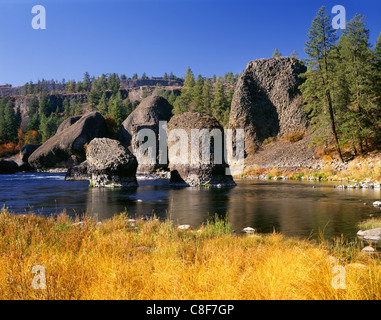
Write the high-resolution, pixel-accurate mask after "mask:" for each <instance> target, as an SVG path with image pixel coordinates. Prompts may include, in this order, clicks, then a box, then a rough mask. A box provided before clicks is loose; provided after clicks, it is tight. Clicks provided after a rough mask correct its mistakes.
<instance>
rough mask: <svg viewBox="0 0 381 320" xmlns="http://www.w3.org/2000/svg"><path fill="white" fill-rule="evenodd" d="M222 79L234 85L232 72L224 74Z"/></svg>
mask: <svg viewBox="0 0 381 320" xmlns="http://www.w3.org/2000/svg"><path fill="white" fill-rule="evenodd" d="M224 79H225V80H226V81H227V82H229V83H230V84H234V83H235V79H234V75H233V72H231V71H230V72H228V73H227V74H225V77H224Z"/></svg>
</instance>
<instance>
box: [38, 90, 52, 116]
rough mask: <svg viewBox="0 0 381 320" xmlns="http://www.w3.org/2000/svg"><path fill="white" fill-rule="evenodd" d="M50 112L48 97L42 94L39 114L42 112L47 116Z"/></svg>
mask: <svg viewBox="0 0 381 320" xmlns="http://www.w3.org/2000/svg"><path fill="white" fill-rule="evenodd" d="M51 112H52V111H51V105H50V100H49V97H48V96H47V95H45V94H44V95H43V96H42V97H41V99H40V114H43V115H44V116H45V117H49V115H50V113H51Z"/></svg>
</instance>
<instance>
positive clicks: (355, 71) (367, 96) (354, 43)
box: [333, 15, 378, 153]
mask: <svg viewBox="0 0 381 320" xmlns="http://www.w3.org/2000/svg"><path fill="white" fill-rule="evenodd" d="M364 20H365V17H364V16H362V15H355V17H354V18H353V19H352V20H351V21H349V22H348V23H347V27H346V29H345V30H344V31H343V35H342V36H341V38H340V40H339V43H338V51H339V57H340V59H339V63H337V64H336V70H335V71H336V72H335V73H334V75H335V76H336V77H334V78H333V83H334V84H335V81H337V76H338V75H342V76H341V81H339V82H338V84H337V85H336V87H335V88H334V90H336V89H337V90H338V91H339V92H342V91H343V89H342V88H341V86H343V85H346V88H347V90H346V91H347V92H346V95H342V96H341V98H342V99H343V100H344V101H341V100H340V99H339V100H338V101H335V102H336V104H338V105H340V106H344V108H343V109H339V110H338V111H337V113H338V120H339V121H340V133H341V140H342V144H346V143H349V142H350V143H351V145H352V146H354V150H355V153H356V149H355V146H356V145H357V146H358V147H359V150H360V152H361V153H364V147H365V143H366V142H368V141H369V139H370V138H371V137H372V136H373V135H374V132H375V130H376V129H377V127H378V121H377V120H378V119H377V117H375V115H376V114H377V109H378V108H377V106H376V105H375V103H374V102H373V100H374V95H373V92H372V90H371V89H372V88H371V86H370V83H371V82H372V61H373V53H372V51H371V48H370V43H369V30H367V29H366V27H365V21H364ZM343 77H344V80H343ZM343 82H344V83H343ZM337 109H338V108H336V110H337ZM340 117H341V118H342V119H340ZM375 120H376V121H375Z"/></svg>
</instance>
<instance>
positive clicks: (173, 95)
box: [168, 91, 176, 106]
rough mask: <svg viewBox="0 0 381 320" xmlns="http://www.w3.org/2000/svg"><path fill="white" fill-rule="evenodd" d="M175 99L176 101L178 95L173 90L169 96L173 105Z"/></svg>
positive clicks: (169, 100)
mask: <svg viewBox="0 0 381 320" xmlns="http://www.w3.org/2000/svg"><path fill="white" fill-rule="evenodd" d="M175 101H176V95H175V93H174V92H173V91H171V94H170V95H169V98H168V102H169V104H171V105H172V106H173V105H174V103H175Z"/></svg>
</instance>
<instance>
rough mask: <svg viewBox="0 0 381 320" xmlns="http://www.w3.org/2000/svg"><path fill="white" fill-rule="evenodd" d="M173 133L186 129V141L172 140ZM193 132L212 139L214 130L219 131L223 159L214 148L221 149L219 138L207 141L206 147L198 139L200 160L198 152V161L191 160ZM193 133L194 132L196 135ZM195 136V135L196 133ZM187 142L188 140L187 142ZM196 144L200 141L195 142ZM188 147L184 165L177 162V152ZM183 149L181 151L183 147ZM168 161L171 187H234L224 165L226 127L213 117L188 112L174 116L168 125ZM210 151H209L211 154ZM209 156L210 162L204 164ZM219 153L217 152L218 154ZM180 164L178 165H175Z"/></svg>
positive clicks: (195, 158)
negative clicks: (202, 132)
mask: <svg viewBox="0 0 381 320" xmlns="http://www.w3.org/2000/svg"><path fill="white" fill-rule="evenodd" d="M174 129H183V132H186V135H187V137H181V138H177V139H176V140H175V141H171V140H174V139H175V137H172V136H171V131H172V130H174ZM194 129H199V130H202V129H206V130H205V131H207V132H208V133H210V134H211V135H212V130H214V129H217V130H216V131H217V132H220V134H221V140H220V142H221V143H220V144H219V147H220V148H221V150H219V151H220V152H221V157H219V156H218V155H217V153H216V150H215V148H214V146H215V144H217V145H218V143H217V139H218V137H217V136H216V137H213V139H206V140H207V143H204V144H203V143H201V141H202V139H199V140H198V141H199V150H198V151H199V152H198V156H197V152H196V151H197V150H196V151H194V152H195V154H196V157H193V156H192V152H191V150H192V149H193V150H195V149H194V145H192V130H194ZM193 132H194V131H193ZM193 134H194V133H193ZM186 139H187V140H186ZM195 141H197V140H195ZM183 143H184V144H185V146H186V147H187V148H186V149H187V150H188V151H187V154H185V158H186V159H184V158H183V159H184V160H185V161H178V159H176V158H177V157H179V156H180V154H179V153H181V151H180V152H178V153H176V152H175V150H176V149H177V146H180V144H183ZM180 148H181V147H180ZM168 149H169V152H168V158H169V165H170V170H171V178H170V184H171V185H177V186H235V185H236V184H235V182H234V180H233V178H232V176H231V175H228V174H227V171H226V169H227V168H228V165H227V164H226V162H225V161H224V138H223V127H222V126H221V124H220V123H219V122H218V121H217V120H216V119H215V118H213V117H211V116H207V115H202V114H200V113H193V112H186V113H183V114H179V115H175V116H173V117H172V119H171V120H170V121H169V123H168ZM208 149H209V150H208ZM205 151H206V153H207V154H210V158H209V159H206V160H207V161H205V162H204V161H202V155H203V152H205ZM217 152H218V150H217ZM176 162H178V163H176Z"/></svg>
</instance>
